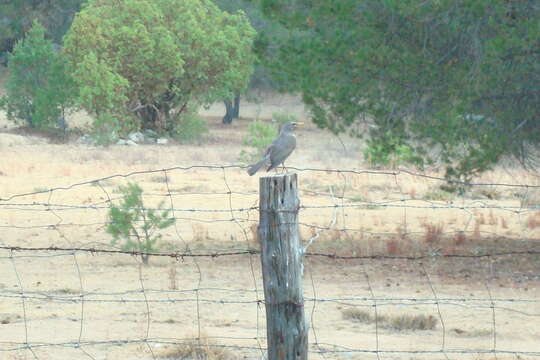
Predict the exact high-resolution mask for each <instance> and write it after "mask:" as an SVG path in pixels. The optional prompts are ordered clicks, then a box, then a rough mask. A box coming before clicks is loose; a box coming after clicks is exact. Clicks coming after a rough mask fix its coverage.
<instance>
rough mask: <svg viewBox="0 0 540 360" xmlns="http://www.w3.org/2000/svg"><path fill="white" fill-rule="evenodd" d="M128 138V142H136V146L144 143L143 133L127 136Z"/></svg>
mask: <svg viewBox="0 0 540 360" xmlns="http://www.w3.org/2000/svg"><path fill="white" fill-rule="evenodd" d="M128 138H129V140H131V141H133V142H136V143H138V144H142V143H144V141H145V136H144V135H143V133H141V132H139V131H137V132H134V133H131V134H129V136H128Z"/></svg>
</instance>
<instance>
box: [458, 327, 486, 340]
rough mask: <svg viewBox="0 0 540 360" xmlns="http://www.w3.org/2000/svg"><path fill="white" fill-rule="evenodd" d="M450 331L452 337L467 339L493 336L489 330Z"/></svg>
mask: <svg viewBox="0 0 540 360" xmlns="http://www.w3.org/2000/svg"><path fill="white" fill-rule="evenodd" d="M450 331H451V332H452V333H453V334H454V336H457V337H464V338H468V337H488V336H492V335H493V332H492V331H491V330H489V329H471V330H463V329H458V328H454V329H451V330H450Z"/></svg>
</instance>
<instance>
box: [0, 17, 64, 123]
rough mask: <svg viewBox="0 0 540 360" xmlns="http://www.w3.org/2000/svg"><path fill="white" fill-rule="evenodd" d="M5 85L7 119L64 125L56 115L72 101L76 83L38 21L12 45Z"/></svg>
mask: <svg viewBox="0 0 540 360" xmlns="http://www.w3.org/2000/svg"><path fill="white" fill-rule="evenodd" d="M5 86H6V93H7V95H6V97H4V98H3V100H2V103H1V105H2V106H3V107H4V108H5V109H6V111H7V117H8V119H10V120H12V121H21V120H22V121H24V122H26V124H27V125H28V126H30V127H36V128H43V127H56V126H59V125H64V124H63V123H59V122H58V119H59V118H63V115H64V111H65V110H66V107H68V106H69V105H70V104H72V101H73V99H74V93H75V84H74V82H73V80H72V79H71V78H70V76H69V75H68V73H67V70H66V62H65V60H64V58H63V56H62V54H61V53H58V52H55V51H54V49H53V44H52V42H51V41H49V40H47V39H45V29H44V28H43V26H41V25H40V24H39V23H37V22H34V24H33V26H32V28H31V29H30V30H29V31H28V33H27V35H26V38H25V39H24V40H21V41H19V42H18V43H17V44H16V45H15V48H14V50H13V54H12V55H11V56H10V57H9V63H8V77H7V80H6V85H5Z"/></svg>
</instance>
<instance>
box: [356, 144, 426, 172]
mask: <svg viewBox="0 0 540 360" xmlns="http://www.w3.org/2000/svg"><path fill="white" fill-rule="evenodd" d="M364 159H366V160H367V161H368V162H369V164H370V165H371V166H384V167H391V168H393V169H394V168H397V167H398V166H399V165H401V164H413V165H416V166H421V165H422V164H421V160H420V158H419V157H418V156H417V155H415V151H414V149H413V148H412V147H411V146H409V145H407V144H403V143H401V142H400V140H399V139H398V138H393V137H391V138H389V139H388V140H387V141H384V142H381V141H371V140H368V141H367V147H366V148H365V149H364Z"/></svg>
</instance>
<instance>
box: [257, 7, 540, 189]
mask: <svg viewBox="0 0 540 360" xmlns="http://www.w3.org/2000/svg"><path fill="white" fill-rule="evenodd" d="M261 3H262V8H263V9H264V11H265V13H266V14H267V15H268V16H269V17H270V18H272V19H276V20H277V21H280V23H281V24H283V25H285V26H286V27H288V29H289V30H290V36H289V37H288V38H285V39H284V40H283V39H282V41H281V42H280V45H279V49H278V50H277V51H276V50H275V49H269V50H268V51H267V53H271V52H274V53H278V56H275V55H272V54H269V56H263V57H261V58H262V59H263V60H265V64H266V65H267V66H269V67H271V68H272V69H273V72H274V75H275V76H276V78H279V79H280V80H281V81H282V82H283V83H285V84H287V90H289V91H297V90H299V91H300V92H301V93H302V95H303V99H304V101H305V102H306V104H307V105H308V106H309V107H310V110H311V112H312V113H313V115H314V121H315V123H316V124H317V125H318V126H320V127H323V128H328V129H330V130H331V131H333V132H336V133H338V132H343V131H351V132H353V133H354V130H353V129H357V128H358V127H357V126H352V125H355V124H357V123H358V122H361V121H368V122H370V123H372V125H373V126H371V127H370V130H369V132H367V133H366V134H359V133H355V135H358V136H364V135H365V136H366V138H369V139H371V140H370V141H371V143H372V144H376V143H378V144H380V145H376V147H379V146H380V147H382V148H383V150H382V153H385V152H386V151H387V150H389V151H401V150H402V148H401V145H407V146H408V147H409V148H410V149H414V151H415V154H416V155H418V156H419V157H420V158H421V159H422V160H423V161H425V162H428V161H434V160H437V161H439V162H440V163H441V164H442V165H443V166H444V167H445V168H446V175H447V177H449V178H451V179H456V180H463V181H469V180H470V179H471V177H473V176H475V175H476V174H478V173H480V172H482V171H485V170H487V169H489V168H490V167H491V166H492V165H493V164H495V163H496V162H497V161H499V160H500V159H501V157H503V156H505V155H506V154H512V155H515V156H516V157H517V158H518V159H519V160H520V161H525V160H526V155H527V154H529V153H530V152H529V150H530V149H531V147H533V146H534V147H537V146H538V145H539V143H540V132H539V131H538V127H539V125H540V101H538V98H539V96H540V93H539V87H538V84H539V83H540V62H539V61H538V53H540V26H538V24H539V19H540V7H538V6H537V1H535V0H523V1H508V0H457V1H455V0H440V1H427V2H426V1H423V0H409V1H375V0H367V1H362V2H358V1H356V0H343V1H339V2H338V1H330V2H329V1H325V0H314V1H309V2H308V1H304V0H287V1H285V0H261ZM396 138H398V139H399V141H397V142H396ZM376 152H381V151H379V150H377V151H376Z"/></svg>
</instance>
